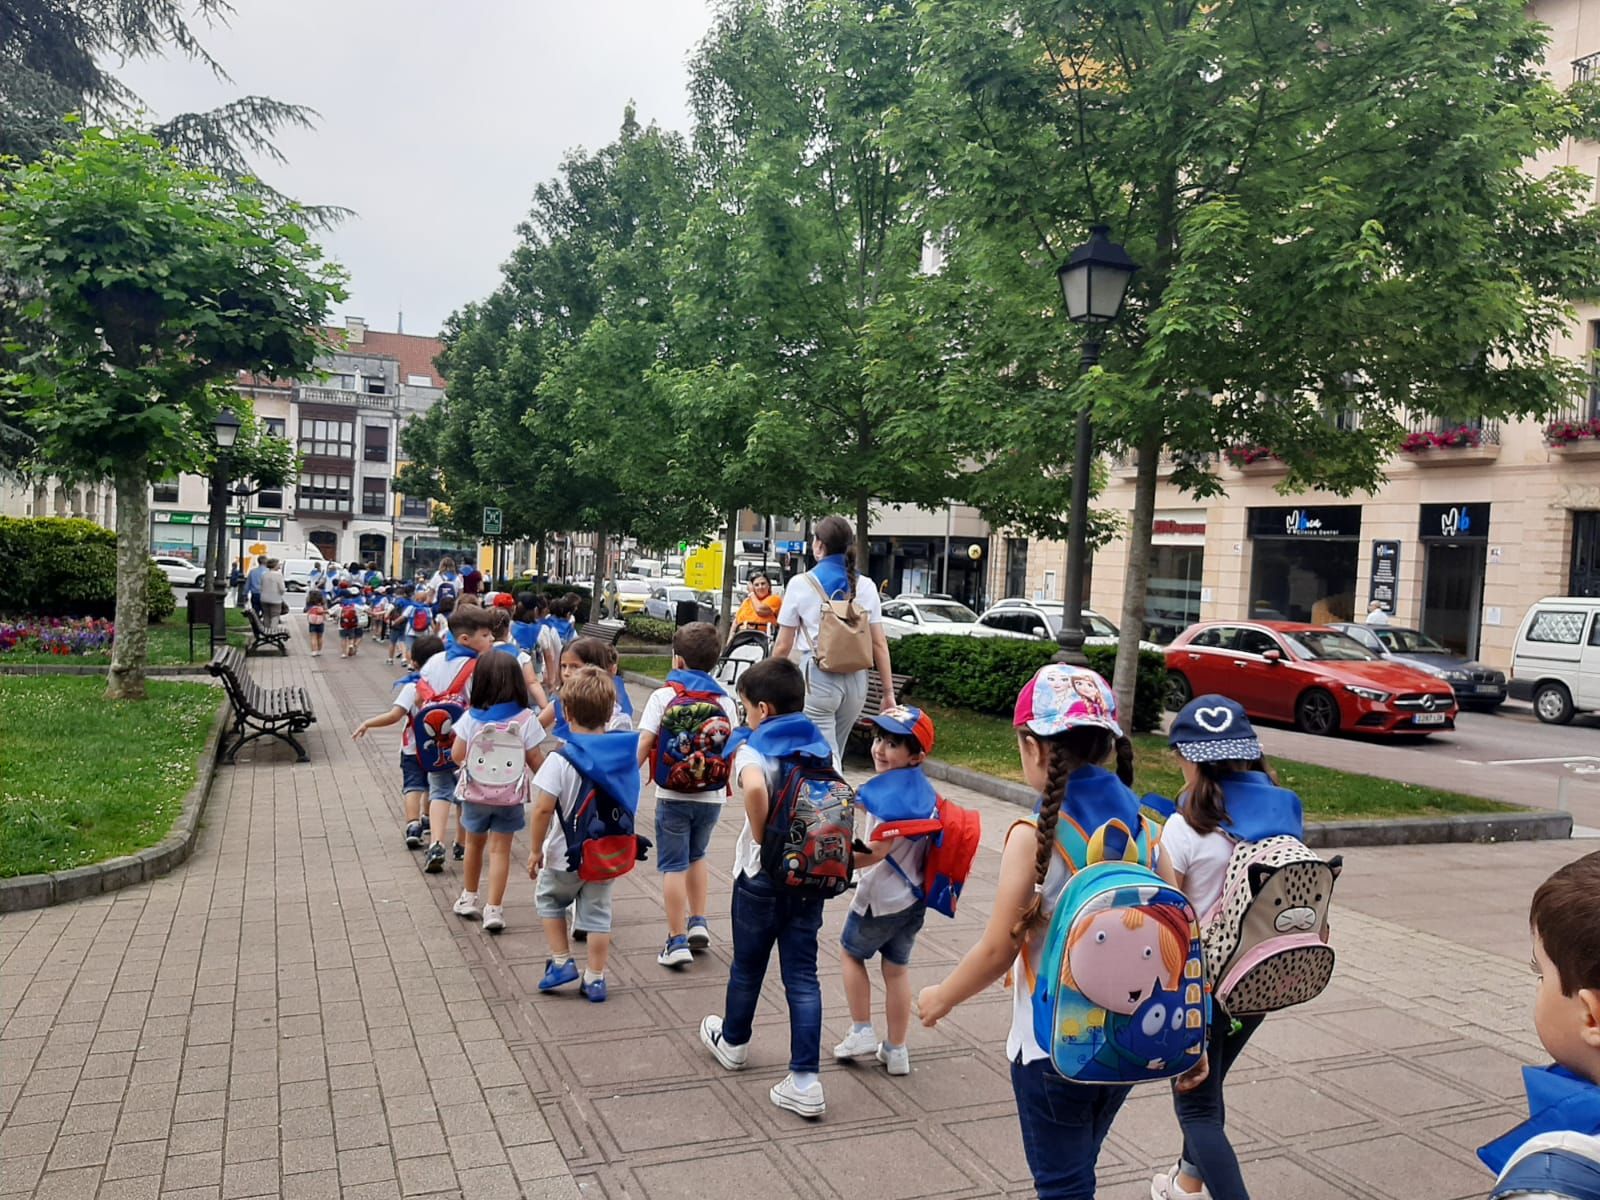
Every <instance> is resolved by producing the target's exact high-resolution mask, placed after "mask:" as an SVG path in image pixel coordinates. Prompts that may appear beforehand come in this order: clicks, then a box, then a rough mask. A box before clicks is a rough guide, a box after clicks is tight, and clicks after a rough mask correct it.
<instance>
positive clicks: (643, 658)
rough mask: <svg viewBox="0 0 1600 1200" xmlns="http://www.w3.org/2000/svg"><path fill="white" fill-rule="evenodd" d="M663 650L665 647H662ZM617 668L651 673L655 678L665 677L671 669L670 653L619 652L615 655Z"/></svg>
mask: <svg viewBox="0 0 1600 1200" xmlns="http://www.w3.org/2000/svg"><path fill="white" fill-rule="evenodd" d="M662 649H663V650H665V649H666V647H664V646H663V647H662ZM617 663H618V670H622V671H637V672H639V674H641V675H652V676H654V677H655V678H657V679H663V678H665V677H666V674H667V672H668V671H670V670H672V653H671V651H668V652H667V653H665V654H621V655H618V656H617Z"/></svg>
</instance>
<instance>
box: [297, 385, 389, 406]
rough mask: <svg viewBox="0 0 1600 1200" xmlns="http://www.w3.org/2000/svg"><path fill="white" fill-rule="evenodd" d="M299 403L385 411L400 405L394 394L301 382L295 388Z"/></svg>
mask: <svg viewBox="0 0 1600 1200" xmlns="http://www.w3.org/2000/svg"><path fill="white" fill-rule="evenodd" d="M295 398H296V399H297V400H299V401H300V403H301V404H332V405H336V406H338V407H341V408H375V409H382V410H383V411H385V412H396V411H398V409H399V407H400V397H398V396H394V395H379V394H378V393H376V392H352V391H346V390H345V389H343V388H325V387H310V386H307V385H304V384H302V385H301V386H300V387H299V388H298V389H296V397H295Z"/></svg>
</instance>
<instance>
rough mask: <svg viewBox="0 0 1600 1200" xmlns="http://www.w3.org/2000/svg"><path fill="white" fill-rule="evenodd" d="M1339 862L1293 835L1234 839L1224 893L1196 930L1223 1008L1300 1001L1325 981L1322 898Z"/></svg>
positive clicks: (1329, 953)
mask: <svg viewBox="0 0 1600 1200" xmlns="http://www.w3.org/2000/svg"><path fill="white" fill-rule="evenodd" d="M1343 865H1344V864H1343V860H1342V859H1339V858H1334V859H1330V860H1328V861H1324V860H1323V859H1322V858H1320V857H1319V856H1318V855H1317V854H1316V853H1315V852H1314V851H1313V850H1311V849H1310V848H1309V847H1308V846H1306V844H1305V843H1304V842H1302V841H1301V840H1300V839H1299V838H1296V837H1270V838H1263V839H1262V840H1261V841H1259V842H1240V843H1238V844H1237V845H1236V846H1235V847H1234V849H1233V856H1232V857H1231V858H1230V859H1229V860H1228V872H1227V875H1226V876H1225V878H1224V880H1223V884H1222V896H1221V898H1220V899H1219V900H1218V901H1217V903H1216V905H1215V907H1213V908H1212V910H1211V911H1210V912H1209V913H1207V914H1205V916H1203V917H1202V918H1201V934H1200V937H1201V942H1202V944H1203V945H1204V946H1205V953H1206V974H1207V976H1208V977H1209V978H1210V981H1211V987H1212V994H1213V996H1214V997H1215V999H1216V1002H1217V1003H1218V1004H1220V1005H1221V1006H1222V1008H1223V1009H1224V1011H1226V1012H1227V1013H1228V1014H1229V1015H1231V1016H1235V1017H1240V1016H1249V1015H1253V1014H1258V1013H1269V1012H1276V1011H1277V1010H1278V1009H1280V1008H1289V1007H1291V1006H1293V1005H1296V1004H1304V1003H1305V1002H1306V1001H1307V1000H1310V999H1312V998H1313V997H1315V996H1317V995H1319V994H1320V993H1321V992H1322V989H1323V988H1325V987H1327V986H1328V980H1329V979H1331V978H1332V976H1333V948H1332V947H1331V946H1329V945H1328V905H1329V902H1330V901H1331V900H1332V898H1333V884H1334V880H1336V879H1338V877H1339V871H1340V869H1341V868H1342V867H1343Z"/></svg>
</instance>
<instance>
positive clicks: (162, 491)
mask: <svg viewBox="0 0 1600 1200" xmlns="http://www.w3.org/2000/svg"><path fill="white" fill-rule="evenodd" d="M150 499H152V500H154V501H155V502H156V503H157V504H176V503H177V502H178V477H177V476H176V475H174V476H173V477H172V478H171V479H163V480H162V481H161V482H160V483H157V484H154V485H152V486H151V488H150Z"/></svg>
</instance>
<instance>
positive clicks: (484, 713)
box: [470, 700, 524, 721]
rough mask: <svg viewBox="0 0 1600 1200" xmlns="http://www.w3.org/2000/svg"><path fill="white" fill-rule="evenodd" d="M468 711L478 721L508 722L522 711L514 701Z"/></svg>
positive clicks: (520, 706)
mask: <svg viewBox="0 0 1600 1200" xmlns="http://www.w3.org/2000/svg"><path fill="white" fill-rule="evenodd" d="M470 711H471V713H472V715H473V717H474V718H476V719H477V720H479V721H509V720H511V718H512V717H514V716H516V715H517V714H518V713H519V712H522V711H524V710H523V707H522V705H520V704H518V703H517V702H516V701H515V700H506V701H503V702H502V703H500V704H491V705H490V706H489V707H488V708H473V709H471V710H470Z"/></svg>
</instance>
